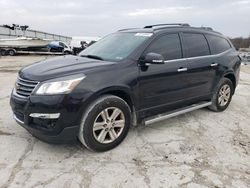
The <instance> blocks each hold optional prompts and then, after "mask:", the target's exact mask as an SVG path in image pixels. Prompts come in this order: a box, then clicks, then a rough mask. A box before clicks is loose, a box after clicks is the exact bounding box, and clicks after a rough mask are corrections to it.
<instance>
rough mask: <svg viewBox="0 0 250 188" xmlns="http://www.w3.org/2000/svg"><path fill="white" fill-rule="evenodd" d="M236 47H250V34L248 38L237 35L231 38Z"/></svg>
mask: <svg viewBox="0 0 250 188" xmlns="http://www.w3.org/2000/svg"><path fill="white" fill-rule="evenodd" d="M230 40H231V41H232V43H233V45H234V46H235V48H236V49H240V48H249V47H250V36H249V37H248V38H243V37H237V38H231V39H230Z"/></svg>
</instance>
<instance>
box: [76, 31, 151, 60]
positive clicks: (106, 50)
mask: <svg viewBox="0 0 250 188" xmlns="http://www.w3.org/2000/svg"><path fill="white" fill-rule="evenodd" d="M150 36H152V33H114V34H111V35H108V36H107V37H105V38H103V39H102V40H100V41H98V42H96V43H95V44H93V45H91V46H89V47H88V48H86V49H85V50H83V51H82V52H81V53H80V54H79V55H80V56H85V57H92V58H93V57H97V58H99V59H103V60H109V61H120V60H123V59H125V58H126V57H128V56H129V55H130V54H131V53H132V52H133V50H135V49H136V48H137V47H138V46H139V45H141V44H142V43H143V42H144V41H146V40H147V39H148V38H149V37H150Z"/></svg>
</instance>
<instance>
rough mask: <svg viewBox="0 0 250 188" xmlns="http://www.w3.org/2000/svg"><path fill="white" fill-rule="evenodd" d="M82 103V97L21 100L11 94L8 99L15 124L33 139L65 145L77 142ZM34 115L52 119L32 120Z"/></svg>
mask: <svg viewBox="0 0 250 188" xmlns="http://www.w3.org/2000/svg"><path fill="white" fill-rule="evenodd" d="M82 102H83V98H82V97H79V96H74V95H54V96H33V95H31V96H30V97H28V98H26V99H23V98H19V97H17V96H16V95H14V94H13V93H12V94H11V98H10V105H11V108H12V111H13V114H14V119H15V120H16V122H17V123H18V124H19V125H21V126H22V127H24V128H25V129H27V130H28V131H29V132H30V133H31V134H32V135H33V136H35V137H37V138H39V139H40V140H42V141H45V142H49V143H69V142H73V141H76V140H77V139H76V138H77V136H78V132H79V126H80V122H81V117H82V113H83V110H84V109H82V106H83V104H82ZM34 114H35V115H36V114H47V115H49V114H52V115H53V116H51V117H53V118H48V119H47V118H46V117H47V116H45V117H36V116H34ZM55 114H60V116H55Z"/></svg>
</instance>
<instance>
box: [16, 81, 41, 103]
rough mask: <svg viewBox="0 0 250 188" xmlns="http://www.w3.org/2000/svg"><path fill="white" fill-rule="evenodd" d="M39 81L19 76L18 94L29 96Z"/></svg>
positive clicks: (17, 83) (24, 96) (17, 82)
mask: <svg viewBox="0 0 250 188" xmlns="http://www.w3.org/2000/svg"><path fill="white" fill-rule="evenodd" d="M38 83H39V82H37V81H32V80H26V79H23V78H20V77H18V78H17V81H16V86H15V92H16V94H17V95H18V96H20V97H23V98H27V97H29V96H30V95H31V93H32V92H33V90H34V89H35V87H36V86H37V84H38Z"/></svg>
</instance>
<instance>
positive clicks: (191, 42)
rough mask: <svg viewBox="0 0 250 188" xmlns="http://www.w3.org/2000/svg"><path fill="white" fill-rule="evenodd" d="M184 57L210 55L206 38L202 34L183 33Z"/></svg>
mask: <svg viewBox="0 0 250 188" xmlns="http://www.w3.org/2000/svg"><path fill="white" fill-rule="evenodd" d="M183 42H184V49H185V52H186V57H198V56H205V55H210V50H209V46H208V43H207V40H206V38H205V36H204V35H203V34H195V33H183Z"/></svg>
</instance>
